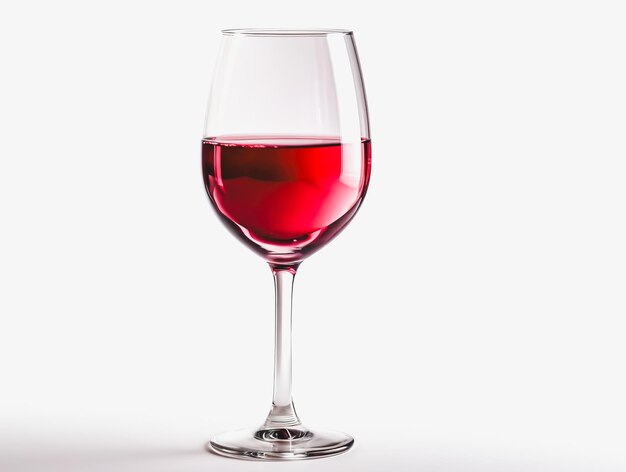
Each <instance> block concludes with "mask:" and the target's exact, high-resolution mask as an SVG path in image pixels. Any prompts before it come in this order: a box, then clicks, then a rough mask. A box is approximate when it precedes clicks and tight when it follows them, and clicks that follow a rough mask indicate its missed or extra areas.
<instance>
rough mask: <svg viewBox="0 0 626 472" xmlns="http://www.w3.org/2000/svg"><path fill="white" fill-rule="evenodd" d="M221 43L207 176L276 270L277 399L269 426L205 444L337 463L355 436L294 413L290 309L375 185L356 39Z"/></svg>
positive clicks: (228, 221)
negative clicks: (309, 267) (321, 254)
mask: <svg viewBox="0 0 626 472" xmlns="http://www.w3.org/2000/svg"><path fill="white" fill-rule="evenodd" d="M222 34H223V36H222V47H221V50H220V54H219V58H218V62H217V66H216V70H215V75H214V78H213V86H212V88H211V95H210V99H209V105H208V110H207V117H206V126H205V131H204V138H203V140H202V172H203V177H204V182H205V187H206V191H207V194H208V196H209V200H210V201H211V204H212V206H213V208H214V209H215V210H216V212H217V215H218V216H219V218H220V219H221V221H222V222H223V223H224V225H225V226H226V227H227V228H228V229H229V230H230V231H231V232H232V233H233V234H234V235H235V236H236V237H237V238H239V239H240V240H241V241H242V242H243V243H244V244H246V245H247V246H248V247H249V248H251V249H252V250H253V251H254V252H256V253H257V254H259V255H260V256H261V257H263V259H265V260H266V261H267V262H268V263H269V265H270V268H271V270H272V274H273V277H274V285H275V292H276V332H275V348H274V394H273V400H272V408H271V410H270V412H269V415H268V416H267V419H266V420H265V423H263V424H262V425H261V426H259V427H258V428H255V429H251V430H243V431H235V432H230V433H224V434H220V435H218V436H216V437H214V438H212V439H211V441H210V443H209V445H208V447H209V448H210V449H211V450H212V451H213V452H216V453H218V454H221V455H225V456H231V457H237V458H245V459H271V460H293V459H308V458H315V457H324V456H329V455H334V454H339V453H342V452H345V451H347V450H348V449H349V448H350V447H351V446H352V444H353V439H352V438H351V437H350V436H349V435H347V434H344V433H339V432H330V431H323V430H317V429H311V428H308V427H306V426H304V425H303V424H302V422H301V421H300V419H299V418H298V415H297V414H296V411H295V408H294V405H293V400H292V394H291V385H292V382H291V378H292V361H291V321H292V314H291V301H292V293H293V281H294V277H295V275H296V271H297V269H298V266H299V265H300V263H301V262H302V261H303V260H304V259H305V258H306V257H308V256H310V255H311V254H312V253H314V252H315V251H317V250H319V249H320V248H322V247H323V246H324V245H325V244H327V243H328V242H329V241H330V240H332V239H333V238H334V237H335V236H337V234H339V232H341V231H342V230H343V229H344V228H345V226H346V225H347V224H348V223H349V222H350V220H351V219H352V218H353V217H354V215H355V214H356V212H357V210H358V209H359V207H360V205H361V203H362V201H363V198H364V196H365V193H366V191H367V187H368V183H369V176H370V164H371V145H370V133H369V122H368V114H367V104H366V100H365V91H364V87H363V79H362V75H361V68H360V65H359V60H358V56H357V52H356V46H355V42H354V37H353V34H352V32H350V31H346V30H295V29H293V30H275V29H243V30H224V31H223V32H222Z"/></svg>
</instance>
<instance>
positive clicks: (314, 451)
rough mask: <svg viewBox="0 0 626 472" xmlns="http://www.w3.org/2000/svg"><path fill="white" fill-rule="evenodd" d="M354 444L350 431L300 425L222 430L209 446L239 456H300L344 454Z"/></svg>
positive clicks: (245, 457) (221, 453) (249, 457)
mask: <svg viewBox="0 0 626 472" xmlns="http://www.w3.org/2000/svg"><path fill="white" fill-rule="evenodd" d="M352 444H354V439H352V437H351V436H348V435H347V434H344V433H339V432H335V431H323V430H310V429H308V428H305V427H303V426H301V425H300V426H294V427H289V428H272V429H268V428H261V429H258V430H256V431H255V430H243V431H233V432H229V433H223V434H219V435H217V436H215V437H214V438H213V439H211V441H210V442H209V443H208V444H207V449H209V450H210V451H212V452H214V453H216V454H219V455H221V456H227V457H235V458H238V459H252V460H298V459H315V458H318V457H327V456H334V455H336V454H341V453H342V452H346V451H347V450H348V449H350V448H351V447H352Z"/></svg>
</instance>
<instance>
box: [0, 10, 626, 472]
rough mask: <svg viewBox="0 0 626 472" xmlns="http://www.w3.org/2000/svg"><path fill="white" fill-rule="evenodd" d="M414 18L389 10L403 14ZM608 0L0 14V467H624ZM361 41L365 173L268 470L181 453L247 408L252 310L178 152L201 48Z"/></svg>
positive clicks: (305, 312) (620, 176)
mask: <svg viewBox="0 0 626 472" xmlns="http://www.w3.org/2000/svg"><path fill="white" fill-rule="evenodd" d="M409 5H410V7H409ZM625 22H626V12H625V9H624V8H623V3H621V2H603V1H586V2H585V1H567V2H566V1H563V2H556V1H524V2H522V1H519V2H497V1H492V2H488V1H476V2H460V1H459V2H453V1H441V2H415V3H413V2H391V1H384V2H382V1H381V2H365V1H361V2H358V1H356V0H354V1H345V2H339V1H325V0H317V1H315V2H292V1H277V0H264V1H257V2H252V1H249V2H244V1H225V0H224V1H220V2H211V1H208V0H205V1H176V2H158V1H155V2H139V1H123V2H122V1H107V2H84V1H83V2H79V1H76V2H69V1H55V2H36V1H23V2H18V1H15V2H11V3H3V4H2V6H1V7H0V52H1V55H0V63H1V67H2V72H1V73H0V83H1V87H0V133H1V135H0V159H1V161H0V225H1V227H0V470H2V472H8V471H11V472H13V471H31V470H33V471H34V470H46V471H49V470H56V469H59V470H64V471H66V470H81V471H91V470H107V471H130V470H133V471H137V470H141V471H174V470H176V471H177V472H186V471H189V472H195V471H207V470H216V471H222V470H224V471H239V470H245V471H252V470H263V471H267V470H278V469H281V470H289V471H291V470H298V471H299V470H303V471H309V470H320V471H321V470H324V471H339V470H341V471H343V470H351V471H352V470H357V471H364V472H369V471H376V470H394V471H425V472H434V471H445V472H456V471H459V472H461V471H463V472H470V471H481V472H491V471H504V470H506V471H508V472H510V471H561V470H563V471H565V470H567V471H568V472H569V471H594V472H596V471H617V470H624V468H625V467H626V452H625V444H626V428H625V426H624V425H625V424H626V406H625V405H626V402H625V398H626V382H625V379H624V372H625V361H626V344H625V342H624V338H625V336H626V322H624V317H625V315H626V297H625V283H626V249H625V244H624V243H625V241H626V223H625V210H626V185H625V181H626V137H625V136H626V134H625V129H626V128H625V127H626V65H625V60H624V58H625V53H626V28H624V24H625ZM249 26H257V27H271V26H274V27H281V26H283V27H284V26H292V27H340V28H341V27H342V28H350V29H353V30H354V31H355V36H356V41H357V45H358V47H359V52H360V56H361V62H362V66H363V71H364V74H365V82H366V87H367V92H368V98H369V105H370V113H371V122H372V136H373V171H372V182H371V187H370V191H369V193H368V196H367V199H366V201H365V204H364V206H363V208H362V210H361V212H360V213H359V215H358V216H357V218H356V219H355V220H354V221H353V223H352V224H351V225H350V227H349V228H348V229H347V230H346V231H345V232H344V233H343V234H342V235H341V236H340V237H339V238H338V239H337V240H335V241H334V242H333V243H332V244H331V245H329V246H328V247H327V248H325V249H323V250H322V251H321V252H319V253H318V254H316V255H315V256H314V257H312V258H311V259H310V260H308V261H306V262H305V263H304V264H303V265H302V267H301V269H300V272H299V274H298V277H297V281H296V282H297V284H296V293H295V296H296V299H295V328H294V329H295V333H294V335H295V340H294V342H295V365H294V368H295V386H294V387H295V400H296V406H297V408H298V411H299V413H300V415H301V416H302V417H303V419H304V420H305V421H306V422H307V423H309V424H311V425H313V426H321V427H326V428H337V429H340V430H344V431H347V432H350V433H352V434H353V435H354V437H355V438H356V445H355V447H354V448H353V450H352V451H351V452H350V453H349V454H346V455H344V456H340V457H337V458H331V459H326V460H323V461H312V462H305V463H290V464H276V463H271V464H258V463H256V464H255V463H248V462H241V461H233V460H227V459H223V458H220V457H216V456H213V455H210V454H208V453H205V452H204V451H203V449H202V447H203V443H204V442H205V441H206V440H208V439H209V437H210V436H211V435H212V434H215V433H218V432H221V431H224V430H229V429H233V428H241V427H252V426H256V424H257V423H259V422H260V421H262V420H263V419H264V416H265V414H266V413H267V411H268V409H269V403H270V399H271V380H272V365H271V364H272V335H273V294H272V281H271V276H270V272H269V270H268V269H267V267H266V266H265V264H264V263H263V262H262V260H261V259H260V258H258V257H257V256H255V255H254V254H253V253H251V252H250V251H248V250H247V249H246V248H244V246H243V245H241V244H240V243H239V242H238V241H236V240H235V239H234V238H233V237H232V236H231V235H230V234H229V233H228V232H227V231H226V230H225V229H224V228H223V227H222V226H221V225H220V224H219V222H218V220H217V218H216V217H215V215H214V214H213V212H212V210H211V208H210V206H209V203H208V201H207V198H206V196H205V194H204V188H203V184H202V179H201V173H200V154H199V149H200V138H201V134H202V126H203V121H204V110H205V105H206V100H207V97H208V92H209V85H210V80H211V74H212V69H213V65H214V62H215V58H216V53H217V48H218V44H219V39H220V35H219V30H220V29H222V28H227V27H249Z"/></svg>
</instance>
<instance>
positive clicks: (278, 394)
mask: <svg viewBox="0 0 626 472" xmlns="http://www.w3.org/2000/svg"><path fill="white" fill-rule="evenodd" d="M270 267H271V269H272V273H273V274H274V288H275V293H276V331H275V343H274V396H273V399H272V409H271V410H270V413H269V415H268V416H267V420H266V421H265V427H266V428H286V427H291V426H297V425H299V424H301V423H300V419H299V418H298V415H297V414H296V410H295V408H294V406H293V400H292V398H291V307H292V299H293V281H294V278H295V276H296V270H297V268H298V266H297V265H295V266H279V265H275V264H270Z"/></svg>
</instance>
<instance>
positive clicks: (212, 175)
mask: <svg viewBox="0 0 626 472" xmlns="http://www.w3.org/2000/svg"><path fill="white" fill-rule="evenodd" d="M202 172H203V175H204V183H205V186H206V190H207V193H208V195H209V197H210V199H211V202H212V203H213V205H214V206H215V208H216V209H217V211H218V213H219V214H220V215H221V216H222V217H223V221H224V222H225V223H226V225H227V226H228V227H229V228H230V229H231V230H233V232H234V233H235V234H236V235H237V236H239V237H240V238H241V239H242V240H243V241H244V242H245V243H246V244H248V245H249V246H251V247H252V249H254V250H255V251H256V252H258V253H260V254H261V255H262V256H264V257H265V259H266V260H268V261H270V262H275V263H292V262H297V261H301V260H302V259H304V258H305V257H306V256H307V255H309V254H310V253H312V252H313V251H315V250H317V249H319V248H320V247H321V246H323V245H324V244H325V243H327V242H328V241H330V239H332V238H333V237H334V236H335V235H336V234H337V233H339V231H341V230H342V229H343V227H344V226H345V225H346V224H347V223H348V222H349V221H350V219H351V218H352V217H353V216H354V214H355V213H356V211H357V209H358V207H359V205H360V204H361V201H362V199H363V197H364V195H365V192H366V190H367V185H368V182H369V175H370V141H369V140H362V142H361V143H356V144H342V143H341V142H339V141H338V140H336V139H335V140H333V139H325V138H254V137H236V138H218V139H204V140H203V141H202Z"/></svg>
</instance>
